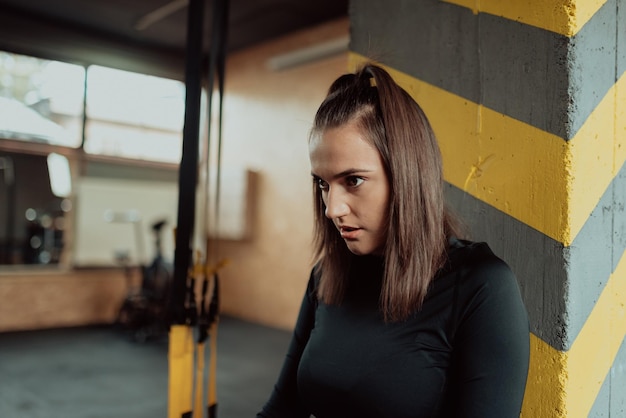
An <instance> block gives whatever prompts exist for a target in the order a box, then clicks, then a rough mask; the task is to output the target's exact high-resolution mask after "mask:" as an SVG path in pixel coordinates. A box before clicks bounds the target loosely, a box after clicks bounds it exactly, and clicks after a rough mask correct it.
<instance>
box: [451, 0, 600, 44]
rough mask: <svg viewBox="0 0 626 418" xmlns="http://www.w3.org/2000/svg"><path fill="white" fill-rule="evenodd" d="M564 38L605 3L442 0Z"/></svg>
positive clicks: (592, 0) (527, 0) (539, 0)
mask: <svg viewBox="0 0 626 418" xmlns="http://www.w3.org/2000/svg"><path fill="white" fill-rule="evenodd" d="M441 1H444V2H446V3H452V4H456V5H458V6H462V7H466V8H468V9H470V10H472V11H473V12H474V13H476V14H477V13H488V14H491V15H495V16H500V17H503V18H505V19H509V20H514V21H516V22H520V23H524V24H526V25H530V26H535V27H538V28H541V29H545V30H549V31H551V32H555V33H559V34H561V35H565V36H569V37H571V36H574V35H575V34H576V33H578V31H579V30H580V29H581V28H582V27H583V26H585V23H587V22H588V21H589V20H590V19H591V18H592V17H593V15H594V14H595V13H596V12H597V11H598V10H599V9H600V7H602V5H603V4H604V3H606V0H585V1H582V0H578V1H575V0H570V1H569V2H564V1H563V0H507V1H502V0H441Z"/></svg>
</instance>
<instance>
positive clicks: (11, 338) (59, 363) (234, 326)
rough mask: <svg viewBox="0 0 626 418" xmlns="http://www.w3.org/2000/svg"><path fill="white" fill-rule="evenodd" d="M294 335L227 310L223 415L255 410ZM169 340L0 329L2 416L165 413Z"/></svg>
mask: <svg viewBox="0 0 626 418" xmlns="http://www.w3.org/2000/svg"><path fill="white" fill-rule="evenodd" d="M290 336H291V334H290V333H289V332H286V331H281V330H276V329H272V328H266V327H262V326H258V325H255V324H250V323H247V322H244V321H240V320H237V319H233V318H228V317H222V318H221V321H220V326H219V329H218V366H217V369H218V370H217V390H218V417H220V418H240V417H242V418H243V417H248V418H249V417H254V416H255V414H256V412H257V411H258V410H259V409H260V407H261V406H262V404H263V403H264V401H265V400H266V399H267V397H268V396H269V393H270V391H271V389H272V387H273V385H274V381H275V379H276V377H277V375H278V372H279V369H280V366H281V364H282V360H283V357H284V353H285V351H286V349H287V346H288V344H289V339H290ZM167 350H168V347H167V339H166V338H163V339H160V340H156V341H150V342H147V343H136V342H132V341H130V340H129V339H128V338H126V337H125V336H123V335H121V334H120V333H119V332H116V331H115V330H114V329H113V328H111V327H106V326H101V327H88V328H69V329H54V330H41V331H27V332H10V333H0V417H1V418H112V417H125V418H148V417H150V418H166V417H167V387H168V362H167Z"/></svg>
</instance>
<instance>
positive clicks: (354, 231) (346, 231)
mask: <svg viewBox="0 0 626 418" xmlns="http://www.w3.org/2000/svg"><path fill="white" fill-rule="evenodd" d="M360 231H361V228H351V227H348V226H342V227H340V228H339V233H340V234H341V238H343V239H348V240H350V239H357V237H358V235H359V232H360Z"/></svg>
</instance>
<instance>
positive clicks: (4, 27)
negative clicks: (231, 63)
mask: <svg viewBox="0 0 626 418" xmlns="http://www.w3.org/2000/svg"><path fill="white" fill-rule="evenodd" d="M187 3H188V0H0V49H4V50H9V51H13V52H19V53H24V54H32V55H37V56H42V57H44V58H51V59H62V60H73V61H83V62H85V63H99V64H106V63H109V64H110V65H111V66H118V67H120V66H122V67H123V66H127V67H129V68H128V69H131V70H132V69H135V68H134V67H141V66H142V65H143V66H147V67H159V68H160V70H159V69H155V72H157V73H158V72H165V73H167V72H168V71H176V72H180V65H179V64H178V62H179V61H180V60H181V57H184V51H185V45H186V27H187V17H188V16H187V15H188V13H187V12H188V7H187ZM204 9H205V18H204V23H205V29H204V33H205V34H206V35H205V36H206V37H205V42H204V49H205V51H207V50H208V48H209V45H210V40H209V35H208V34H209V33H210V21H211V9H212V2H211V1H210V0H207V1H206V3H205V5H204ZM160 12H162V13H160ZM159 14H160V16H159ZM347 15H348V0H309V1H304V0H230V8H229V22H228V51H229V52H234V51H238V50H241V49H244V48H247V47H250V46H253V45H255V44H258V43H260V42H263V41H267V40H270V39H272V38H276V37H278V36H282V35H286V34H288V33H290V32H293V31H296V30H299V29H304V28H307V27H310V26H314V25H318V24H320V23H323V22H325V21H329V20H333V19H337V18H341V17H346V16H347ZM151 17H154V18H155V19H154V20H152V21H148V22H147V24H146V20H145V19H150V18H151ZM142 19H144V20H142ZM142 23H144V26H141V24H142ZM119 56H121V57H122V58H119ZM172 60H174V61H176V64H172V63H171V62H168V61H172ZM103 61H104V62H103ZM117 63H119V65H116V64H117Z"/></svg>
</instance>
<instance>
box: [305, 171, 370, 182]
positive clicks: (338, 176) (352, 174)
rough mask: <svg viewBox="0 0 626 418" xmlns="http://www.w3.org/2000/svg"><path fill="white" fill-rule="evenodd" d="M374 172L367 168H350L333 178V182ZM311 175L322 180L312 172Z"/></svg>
mask: <svg viewBox="0 0 626 418" xmlns="http://www.w3.org/2000/svg"><path fill="white" fill-rule="evenodd" d="M372 171H373V170H368V169H365V168H348V169H347V170H343V171H341V172H339V173H337V174H335V175H333V176H332V179H333V180H336V179H340V178H342V177H348V176H354V175H356V174H364V173H371V172H372ZM311 175H312V176H313V177H315V178H321V177H320V176H318V175H317V174H315V173H313V172H311Z"/></svg>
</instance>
